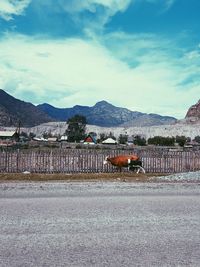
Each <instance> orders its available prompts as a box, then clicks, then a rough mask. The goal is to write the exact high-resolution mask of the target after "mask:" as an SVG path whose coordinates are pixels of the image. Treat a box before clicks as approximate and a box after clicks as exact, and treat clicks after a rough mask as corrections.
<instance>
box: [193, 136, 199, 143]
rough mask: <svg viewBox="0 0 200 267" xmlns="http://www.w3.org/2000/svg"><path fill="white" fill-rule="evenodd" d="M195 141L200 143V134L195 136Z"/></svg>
mask: <svg viewBox="0 0 200 267" xmlns="http://www.w3.org/2000/svg"><path fill="white" fill-rule="evenodd" d="M194 141H195V142H197V143H200V136H199V135H197V136H195V138H194Z"/></svg>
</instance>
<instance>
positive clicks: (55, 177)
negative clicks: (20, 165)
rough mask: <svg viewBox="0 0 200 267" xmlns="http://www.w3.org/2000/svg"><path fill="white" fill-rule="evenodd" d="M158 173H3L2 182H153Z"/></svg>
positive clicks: (0, 180)
mask: <svg viewBox="0 0 200 267" xmlns="http://www.w3.org/2000/svg"><path fill="white" fill-rule="evenodd" d="M161 175H162V176H163V175H165V174H163V173H162V174H161V173H160V174H158V173H156V174H155V173H146V174H143V173H139V174H137V173H126V172H121V173H76V174H61V173H56V174H41V173H26V174H25V173H1V174H0V182H4V181H116V180H117V181H123V182H126V181H127V182H152V181H154V178H155V180H156V177H157V176H161Z"/></svg>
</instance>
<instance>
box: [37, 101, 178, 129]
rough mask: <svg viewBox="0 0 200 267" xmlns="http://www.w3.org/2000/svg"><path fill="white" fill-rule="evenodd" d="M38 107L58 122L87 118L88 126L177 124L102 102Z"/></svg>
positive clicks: (167, 119)
mask: <svg viewBox="0 0 200 267" xmlns="http://www.w3.org/2000/svg"><path fill="white" fill-rule="evenodd" d="M38 107H39V108H40V109H41V110H42V111H43V112H45V113H47V114H48V115H49V116H51V117H53V118H54V119H56V120H58V121H67V120H68V119H69V118H70V117H72V116H74V115H76V114H81V115H83V116H85V117H86V118H87V122H88V124H92V125H97V126H103V127H113V126H122V127H123V126H129V125H130V126H152V125H165V124H171V123H175V122H176V121H177V119H176V118H174V117H170V116H161V115H159V114H147V113H142V112H139V111H131V110H129V109H127V108H121V107H116V106H114V105H112V104H111V103H109V102H107V101H105V100H102V101H99V102H97V103H96V104H95V105H94V106H92V107H89V106H81V105H75V106H74V107H72V108H56V107H54V106H52V105H49V104H47V103H45V104H40V105H38Z"/></svg>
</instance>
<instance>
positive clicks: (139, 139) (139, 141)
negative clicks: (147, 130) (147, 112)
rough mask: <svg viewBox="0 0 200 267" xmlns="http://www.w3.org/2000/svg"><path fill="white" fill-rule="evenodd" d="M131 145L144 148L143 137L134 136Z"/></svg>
mask: <svg viewBox="0 0 200 267" xmlns="http://www.w3.org/2000/svg"><path fill="white" fill-rule="evenodd" d="M133 143H134V144H135V145H138V146H146V139H145V138H144V137H141V136H140V135H136V136H135V137H134V141H133Z"/></svg>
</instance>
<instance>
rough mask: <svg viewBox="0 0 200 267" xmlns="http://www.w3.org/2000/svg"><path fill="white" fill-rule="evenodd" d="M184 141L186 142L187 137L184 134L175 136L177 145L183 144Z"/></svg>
mask: <svg viewBox="0 0 200 267" xmlns="http://www.w3.org/2000/svg"><path fill="white" fill-rule="evenodd" d="M186 142H187V138H186V137H185V136H184V135H182V136H178V135H177V136H176V143H178V144H179V146H184V145H185V143H186Z"/></svg>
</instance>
